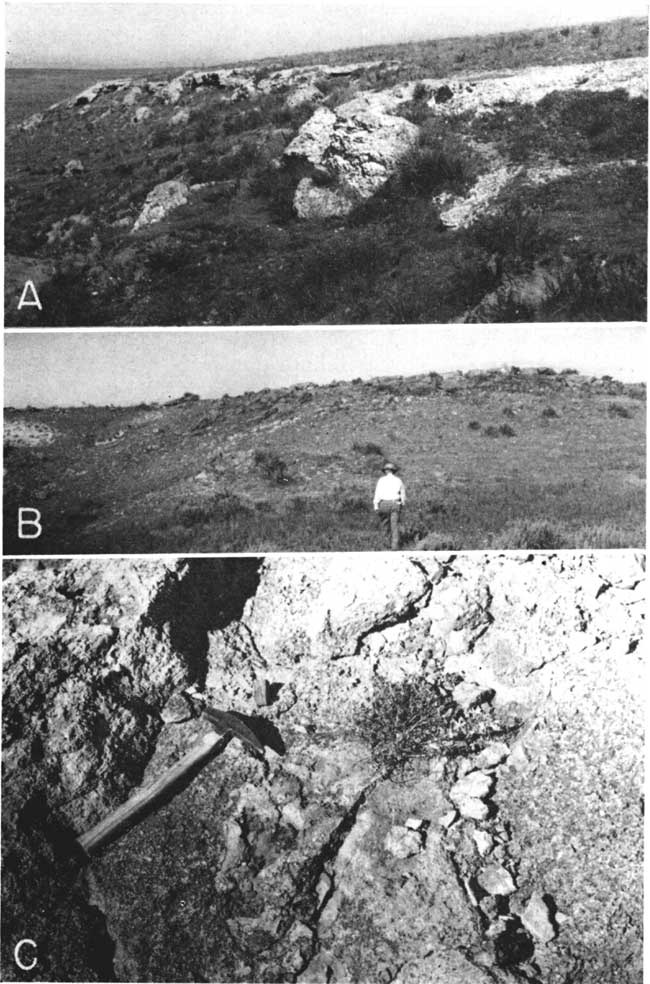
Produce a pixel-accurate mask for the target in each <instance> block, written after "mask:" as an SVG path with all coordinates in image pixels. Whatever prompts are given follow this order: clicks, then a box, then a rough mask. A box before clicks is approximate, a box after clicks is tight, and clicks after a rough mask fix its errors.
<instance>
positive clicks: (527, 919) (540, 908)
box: [520, 892, 555, 943]
mask: <svg viewBox="0 0 650 984" xmlns="http://www.w3.org/2000/svg"><path fill="white" fill-rule="evenodd" d="M520 919H521V922H522V925H523V926H524V927H525V928H526V929H527V930H528V932H529V933H530V935H531V936H533V937H534V938H535V939H536V940H539V941H540V943H550V941H551V940H552V939H555V928H554V926H553V923H552V921H551V916H550V912H549V908H548V905H547V904H546V902H545V901H544V899H543V898H542V896H541V895H540V894H539V893H538V892H534V893H533V894H532V895H531V897H530V899H529V901H528V904H527V905H526V906H525V907H524V909H523V910H522V912H521V915H520Z"/></svg>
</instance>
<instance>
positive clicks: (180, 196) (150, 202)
mask: <svg viewBox="0 0 650 984" xmlns="http://www.w3.org/2000/svg"><path fill="white" fill-rule="evenodd" d="M189 192H190V189H189V187H188V186H187V185H186V184H185V182H184V181H177V180H172V181H163V182H162V184H159V185H156V187H155V188H154V189H153V190H152V191H150V192H149V194H148V195H147V198H146V201H145V203H144V206H143V208H142V211H141V212H140V215H139V216H138V218H137V219H136V222H135V225H134V226H133V229H132V231H133V232H137V231H138V229H143V228H144V227H145V226H149V225H153V224H154V223H156V222H161V221H162V220H163V219H164V218H165V217H166V216H167V215H169V213H170V212H173V211H174V209H175V208H178V207H179V206H180V205H185V203H186V202H187V201H188V198H189Z"/></svg>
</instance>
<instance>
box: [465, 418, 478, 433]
mask: <svg viewBox="0 0 650 984" xmlns="http://www.w3.org/2000/svg"><path fill="white" fill-rule="evenodd" d="M467 429H468V430H471V431H478V430H480V429H481V425H480V424H479V422H478V420H470V422H469V424H468V425H467Z"/></svg>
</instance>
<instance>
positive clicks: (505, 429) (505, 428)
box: [499, 424, 515, 437]
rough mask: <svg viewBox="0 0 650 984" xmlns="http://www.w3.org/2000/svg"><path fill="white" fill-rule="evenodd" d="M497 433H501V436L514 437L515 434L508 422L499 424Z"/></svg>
mask: <svg viewBox="0 0 650 984" xmlns="http://www.w3.org/2000/svg"><path fill="white" fill-rule="evenodd" d="M499 434H501V436H502V437H514V436H515V432H514V430H513V429H512V427H511V426H510V424H501V426H500V427H499Z"/></svg>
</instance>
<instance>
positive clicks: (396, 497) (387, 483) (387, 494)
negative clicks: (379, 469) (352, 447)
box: [373, 472, 406, 509]
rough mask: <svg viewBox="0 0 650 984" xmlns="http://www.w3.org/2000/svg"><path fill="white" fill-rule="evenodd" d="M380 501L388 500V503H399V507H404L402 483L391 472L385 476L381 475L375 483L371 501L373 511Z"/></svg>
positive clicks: (404, 496)
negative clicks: (373, 495)
mask: <svg viewBox="0 0 650 984" xmlns="http://www.w3.org/2000/svg"><path fill="white" fill-rule="evenodd" d="M382 499H388V500H389V501H390V502H399V503H401V505H404V503H405V502H406V490H405V488H404V482H403V481H402V479H401V478H398V476H397V475H394V474H393V473H392V472H387V473H386V474H385V475H382V476H381V478H380V479H379V481H378V482H377V487H376V489H375V498H374V500H373V506H374V508H375V509H377V506H378V505H379V503H380V502H381V500H382Z"/></svg>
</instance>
